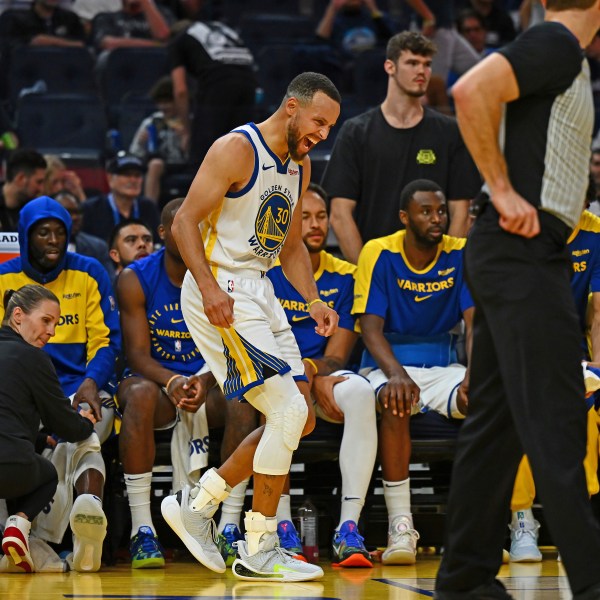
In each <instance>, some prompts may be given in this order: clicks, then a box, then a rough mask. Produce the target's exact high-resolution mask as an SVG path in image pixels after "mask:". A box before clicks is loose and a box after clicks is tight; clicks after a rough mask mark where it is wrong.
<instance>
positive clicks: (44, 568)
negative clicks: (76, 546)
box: [0, 536, 68, 573]
mask: <svg viewBox="0 0 600 600" xmlns="http://www.w3.org/2000/svg"><path fill="white" fill-rule="evenodd" d="M29 553H30V554H31V559H32V560H33V566H34V571H35V572H36V573H62V572H64V571H67V570H68V567H67V563H66V561H64V560H62V559H61V558H60V557H59V556H58V554H56V552H54V550H52V548H50V546H48V544H46V542H44V540H40V539H38V538H35V537H33V536H32V537H30V538H29ZM3 571H5V572H8V573H24V572H25V571H23V569H19V568H18V567H15V565H14V564H13V562H12V561H9V560H8V558H6V556H3V557H2V559H1V560H0V572H3Z"/></svg>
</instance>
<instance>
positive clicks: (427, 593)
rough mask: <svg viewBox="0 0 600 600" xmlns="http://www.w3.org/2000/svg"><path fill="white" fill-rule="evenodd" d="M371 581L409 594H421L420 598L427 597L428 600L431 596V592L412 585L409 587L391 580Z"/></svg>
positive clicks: (406, 584)
mask: <svg viewBox="0 0 600 600" xmlns="http://www.w3.org/2000/svg"><path fill="white" fill-rule="evenodd" d="M373 581H378V582H379V583H385V584H386V585H393V586H394V587H399V588H401V589H403V590H408V591H409V592H415V594H421V595H422V596H429V597H430V598H431V597H432V596H433V592H432V591H431V590H423V589H421V588H418V587H415V586H414V585H409V584H408V583H400V582H399V581H394V580H393V579H373Z"/></svg>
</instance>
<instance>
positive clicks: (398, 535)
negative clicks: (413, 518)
mask: <svg viewBox="0 0 600 600" xmlns="http://www.w3.org/2000/svg"><path fill="white" fill-rule="evenodd" d="M407 535H408V536H409V537H410V539H411V541H412V542H416V541H417V540H418V539H419V538H420V537H421V536H420V535H419V532H418V531H417V530H416V529H404V530H402V531H398V529H394V531H393V532H392V533H391V534H390V538H391V539H392V541H393V542H394V543H396V542H399V541H400V540H401V539H402V538H403V537H404V536H407Z"/></svg>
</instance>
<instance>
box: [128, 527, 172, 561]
mask: <svg viewBox="0 0 600 600" xmlns="http://www.w3.org/2000/svg"><path fill="white" fill-rule="evenodd" d="M129 551H130V553H131V566H132V568H134V569H162V568H164V566H165V557H164V556H163V549H162V546H161V545H160V542H159V541H158V538H157V537H156V534H155V533H154V531H152V528H151V527H148V526H147V525H142V527H140V528H139V529H138V532H137V533H136V534H135V535H134V536H133V537H132V538H131V541H130V542H129Z"/></svg>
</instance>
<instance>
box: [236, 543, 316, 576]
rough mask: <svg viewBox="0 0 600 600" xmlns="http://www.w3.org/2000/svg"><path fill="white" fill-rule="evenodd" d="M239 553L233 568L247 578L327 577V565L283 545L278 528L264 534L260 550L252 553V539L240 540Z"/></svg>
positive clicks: (237, 573)
mask: <svg viewBox="0 0 600 600" xmlns="http://www.w3.org/2000/svg"><path fill="white" fill-rule="evenodd" d="M237 555H238V557H237V558H236V559H235V562H234V563H233V566H232V567H231V570H232V572H233V574H234V575H235V576H236V577H237V578H238V579H243V580H245V581H271V582H282V581H311V580H313V579H319V578H321V577H323V569H321V567H318V566H317V565H311V564H309V563H307V562H303V561H301V560H298V559H297V558H295V557H294V556H293V555H292V553H291V552H289V551H287V550H284V549H283V548H281V547H280V546H279V536H278V535H277V533H276V532H273V533H265V534H263V536H262V538H261V540H260V542H259V545H258V552H257V553H256V554H253V555H252V556H249V555H248V543H247V542H246V541H245V540H241V541H239V542H238V543H237Z"/></svg>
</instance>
